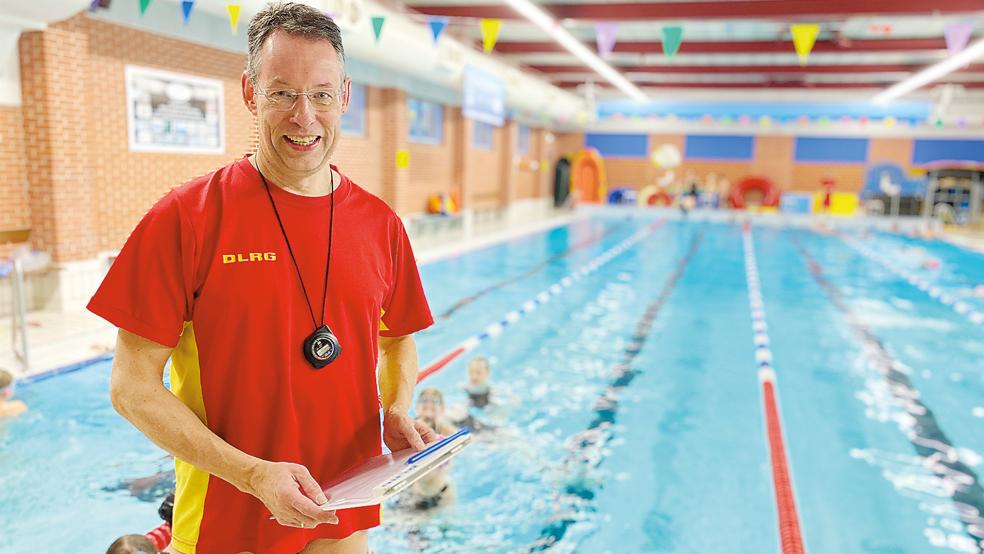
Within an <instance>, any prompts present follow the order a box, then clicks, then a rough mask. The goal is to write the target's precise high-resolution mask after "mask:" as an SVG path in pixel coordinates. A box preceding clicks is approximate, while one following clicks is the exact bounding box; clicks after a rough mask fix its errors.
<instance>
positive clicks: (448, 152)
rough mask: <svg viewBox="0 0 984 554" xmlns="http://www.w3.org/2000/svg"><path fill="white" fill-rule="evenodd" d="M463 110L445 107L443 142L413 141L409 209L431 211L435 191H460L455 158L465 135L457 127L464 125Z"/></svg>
mask: <svg viewBox="0 0 984 554" xmlns="http://www.w3.org/2000/svg"><path fill="white" fill-rule="evenodd" d="M461 119H462V118H461V110H460V109H458V108H455V107H451V106H445V107H444V131H443V135H442V136H441V143H440V144H422V143H415V142H409V139H408V141H407V142H408V150H409V151H410V167H409V173H410V175H409V181H410V182H409V183H408V185H407V186H408V188H407V192H406V204H405V205H404V206H403V208H404V209H405V210H406V211H408V212H411V213H412V212H423V211H426V210H427V199H428V198H429V197H430V196H431V195H433V194H440V193H445V194H450V193H452V192H453V193H455V194H458V189H459V186H460V184H459V181H458V177H457V175H456V174H455V173H456V172H455V169H456V168H455V163H454V157H455V156H456V155H457V152H458V149H459V148H460V147H461V145H460V144H459V142H460V140H461V137H460V133H458V132H456V130H457V129H456V127H457V126H458V125H461Z"/></svg>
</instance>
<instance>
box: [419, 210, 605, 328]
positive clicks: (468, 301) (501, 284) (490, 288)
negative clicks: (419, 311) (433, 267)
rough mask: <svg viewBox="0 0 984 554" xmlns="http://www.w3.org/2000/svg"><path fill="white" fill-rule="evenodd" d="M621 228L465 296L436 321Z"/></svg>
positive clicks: (599, 234)
mask: <svg viewBox="0 0 984 554" xmlns="http://www.w3.org/2000/svg"><path fill="white" fill-rule="evenodd" d="M622 227H624V223H622V224H620V225H617V226H615V227H614V228H612V229H607V230H603V231H602V232H601V233H598V234H597V235H596V236H593V237H591V238H589V239H588V240H585V241H581V242H579V243H577V244H575V245H574V246H571V247H570V248H568V249H567V250H564V251H563V252H561V253H560V254H556V255H554V256H551V257H549V258H547V259H546V260H544V261H542V262H540V263H539V264H537V265H536V266H533V267H532V268H530V269H527V270H526V271H524V272H522V273H520V274H519V275H516V276H514V277H510V278H508V279H504V280H502V281H499V282H497V283H493V284H491V285H489V286H487V287H485V288H484V289H481V290H479V291H478V292H476V293H474V294H470V295H468V296H466V297H464V298H462V299H460V300H458V301H457V302H455V303H454V305H452V306H451V307H450V308H448V309H446V310H444V311H443V312H441V313H440V314H438V316H437V319H448V318H449V317H451V316H452V315H454V313H455V312H456V311H458V310H460V309H461V308H464V307H465V306H467V305H468V304H471V303H472V302H474V301H476V300H478V299H479V298H481V297H482V296H485V295H486V294H488V293H490V292H492V291H494V290H497V289H501V288H502V287H504V286H506V285H511V284H512V283H515V282H517V281H520V280H522V279H525V278H527V277H529V276H531V275H534V274H536V273H537V272H538V271H542V270H543V268H545V267H547V266H548V265H550V264H551V263H553V262H555V261H557V260H560V259H563V258H566V257H567V256H570V255H571V254H573V253H575V252H577V251H578V250H583V249H584V248H587V247H589V246H592V245H594V244H597V243H598V242H600V241H601V240H602V239H604V238H605V237H607V236H609V235H611V234H612V233H614V232H615V231H617V230H619V229H621V228H622Z"/></svg>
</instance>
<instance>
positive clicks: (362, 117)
mask: <svg viewBox="0 0 984 554" xmlns="http://www.w3.org/2000/svg"><path fill="white" fill-rule="evenodd" d="M342 133H343V134H345V135H347V136H350V137H364V136H366V86H365V85H357V84H355V83H352V90H351V92H350V93H349V105H348V110H347V111H346V112H345V113H343V114H342Z"/></svg>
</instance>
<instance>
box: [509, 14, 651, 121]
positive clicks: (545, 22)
mask: <svg viewBox="0 0 984 554" xmlns="http://www.w3.org/2000/svg"><path fill="white" fill-rule="evenodd" d="M503 1H504V2H505V3H506V4H508V5H509V6H511V7H512V8H513V9H514V10H516V11H517V12H519V13H520V14H522V15H523V16H525V17H526V19H529V20H530V21H532V22H533V23H535V24H536V25H537V26H538V27H540V28H541V29H543V30H544V31H546V33H547V34H548V35H550V36H551V37H552V38H553V39H554V40H556V41H557V42H558V43H560V45H561V46H563V47H564V48H566V49H567V50H569V51H570V53H571V54H574V55H575V56H577V57H578V58H579V59H580V60H581V61H582V62H584V63H585V64H587V65H588V67H590V68H591V69H594V70H595V71H597V72H598V74H599V75H601V76H602V77H604V78H605V79H608V82H610V83H611V84H613V85H615V86H616V87H618V89H619V90H621V91H622V92H624V93H625V94H627V95H629V96H630V97H631V98H632V99H634V100H638V101H640V102H643V101H646V100H648V99H649V98H648V97H647V96H646V95H645V94H644V93H643V92H642V91H641V90H639V88H638V87H636V86H635V85H633V84H632V83H631V82H630V81H629V80H628V79H626V78H625V77H623V76H622V74H621V73H619V72H618V71H615V69H614V68H612V66H610V65H608V64H607V63H605V62H604V61H603V60H602V59H601V58H599V57H598V55H597V54H595V53H594V52H592V51H591V50H588V48H587V47H586V46H584V44H583V43H581V41H579V40H577V39H576V38H574V36H573V35H571V34H570V33H568V32H567V30H566V29H564V28H563V27H561V26H560V23H558V22H557V21H556V20H555V19H554V18H552V17H550V15H548V14H547V12H545V11H543V10H542V9H540V8H539V6H537V5H535V4H533V3H532V2H530V0H503Z"/></svg>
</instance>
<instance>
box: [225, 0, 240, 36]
mask: <svg viewBox="0 0 984 554" xmlns="http://www.w3.org/2000/svg"><path fill="white" fill-rule="evenodd" d="M239 8H240V6H239V4H229V5H228V6H226V10H228V11H229V27H230V28H232V33H233V34H234V35H238V34H239Z"/></svg>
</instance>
